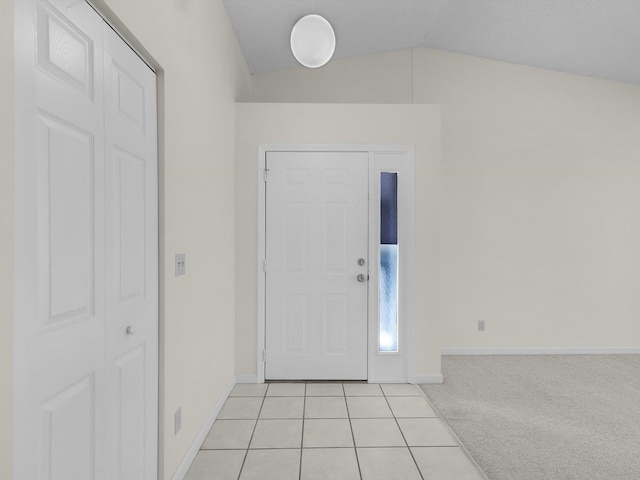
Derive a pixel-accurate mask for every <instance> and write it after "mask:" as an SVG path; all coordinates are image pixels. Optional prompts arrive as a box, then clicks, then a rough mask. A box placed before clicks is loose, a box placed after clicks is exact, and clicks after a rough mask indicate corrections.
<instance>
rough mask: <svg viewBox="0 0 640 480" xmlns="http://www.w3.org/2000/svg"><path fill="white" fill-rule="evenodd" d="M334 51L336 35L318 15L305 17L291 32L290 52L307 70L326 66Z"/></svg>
mask: <svg viewBox="0 0 640 480" xmlns="http://www.w3.org/2000/svg"><path fill="white" fill-rule="evenodd" d="M335 49H336V34H335V33H334V31H333V27H332V26H331V24H330V23H329V22H328V21H327V19H325V18H324V17H321V16H320V15H315V14H313V15H307V16H305V17H302V18H301V19H300V20H298V21H297V22H296V24H295V25H294V26H293V29H292V30H291V51H292V52H293V56H294V57H296V60H298V62H300V63H301V64H302V65H304V66H305V67H308V68H318V67H321V66H323V65H324V64H326V63H327V62H328V61H329V60H331V57H333V52H334V51H335Z"/></svg>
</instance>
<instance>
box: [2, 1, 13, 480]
mask: <svg viewBox="0 0 640 480" xmlns="http://www.w3.org/2000/svg"><path fill="white" fill-rule="evenodd" d="M0 252H2V253H3V257H4V259H3V261H2V266H1V267H0V478H12V476H13V446H12V444H13V2H8V1H0Z"/></svg>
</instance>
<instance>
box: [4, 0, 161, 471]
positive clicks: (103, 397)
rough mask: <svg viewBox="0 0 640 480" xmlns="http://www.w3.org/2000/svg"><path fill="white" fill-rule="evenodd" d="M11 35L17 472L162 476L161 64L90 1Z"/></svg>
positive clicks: (58, 2)
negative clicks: (147, 58)
mask: <svg viewBox="0 0 640 480" xmlns="http://www.w3.org/2000/svg"><path fill="white" fill-rule="evenodd" d="M16 36H17V38H18V41H17V42H16V76H17V82H16V83H17V85H16V132H17V134H16V162H15V169H16V183H15V189H16V193H15V196H16V202H15V232H16V247H15V258H16V262H15V271H16V282H15V322H14V325H15V330H14V332H15V342H14V345H15V423H14V425H15V429H14V431H15V442H14V445H15V448H14V459H15V461H14V470H15V473H14V479H15V480H41V479H42V480H44V479H46V480H89V479H91V480H156V479H157V381H158V378H157V303H158V297H157V281H158V279H157V198H156V197H157V180H156V178H157V173H156V171H157V170H156V169H157V160H156V112H155V102H156V93H155V82H156V80H155V75H154V74H153V72H151V71H150V70H149V69H148V67H146V66H145V65H144V63H142V61H140V59H139V58H137V57H136V55H135V54H134V53H133V51H131V50H130V49H129V48H128V47H127V46H126V44H124V42H123V41H122V40H121V39H120V38H119V37H118V36H117V35H116V34H115V33H114V32H113V31H112V30H111V28H110V27H109V26H108V25H107V24H106V23H105V22H104V21H103V20H102V19H101V18H100V16H99V15H98V14H97V13H96V12H95V11H94V10H93V9H92V8H91V7H90V6H89V5H88V4H87V3H86V2H84V1H72V2H70V1H66V0H51V1H47V0H38V1H26V0H25V1H21V2H16ZM128 326H131V327H132V328H131V329H129V332H128V333H127V327H128Z"/></svg>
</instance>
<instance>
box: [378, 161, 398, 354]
mask: <svg viewBox="0 0 640 480" xmlns="http://www.w3.org/2000/svg"><path fill="white" fill-rule="evenodd" d="M379 271H380V291H379V297H380V309H379V310H380V319H379V322H380V323H379V332H380V334H379V339H378V343H379V346H378V349H379V351H380V352H397V351H398V174H397V173H387V172H383V173H381V174H380V270H379Z"/></svg>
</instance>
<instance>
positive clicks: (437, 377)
mask: <svg viewBox="0 0 640 480" xmlns="http://www.w3.org/2000/svg"><path fill="white" fill-rule="evenodd" d="M443 382H444V377H443V376H442V374H441V373H416V374H415V375H414V376H413V379H412V380H411V381H410V382H409V383H414V384H419V383H443Z"/></svg>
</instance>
